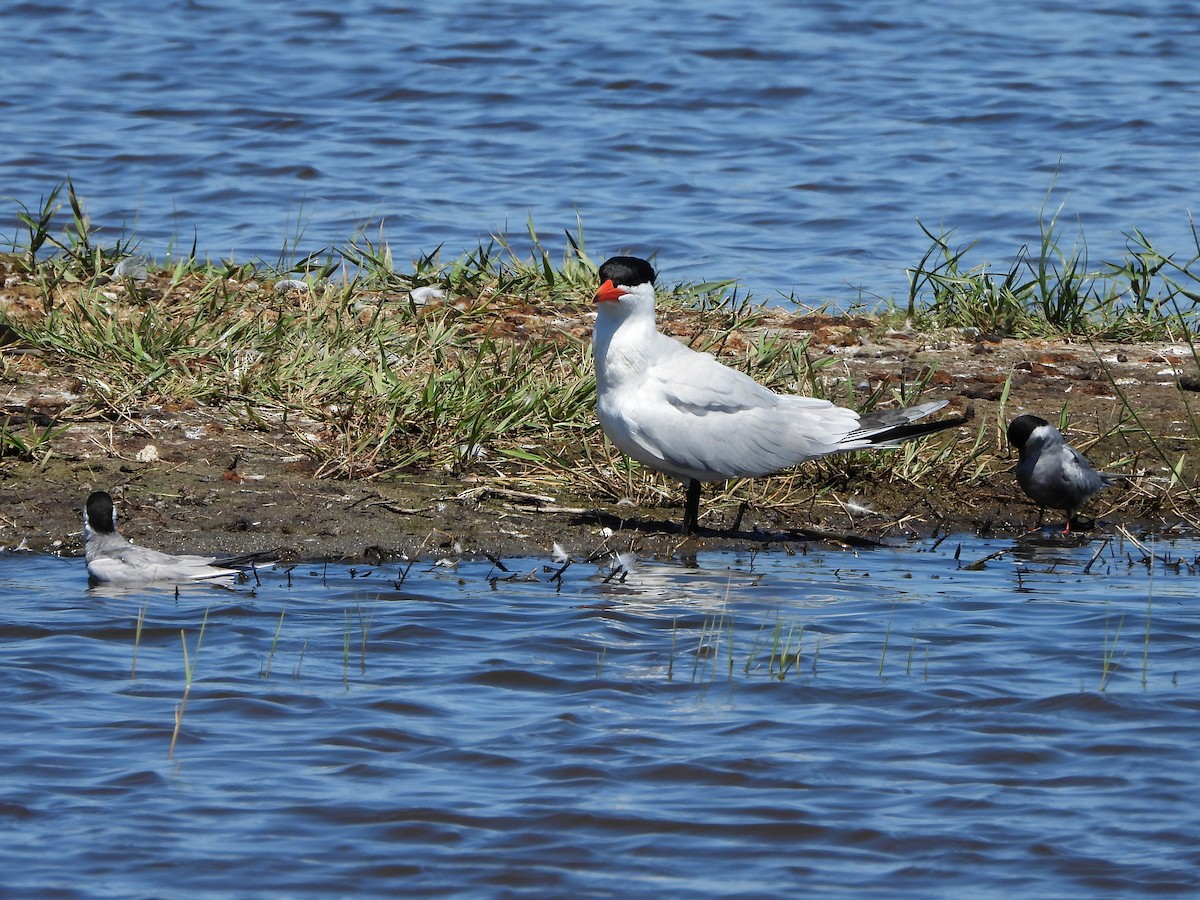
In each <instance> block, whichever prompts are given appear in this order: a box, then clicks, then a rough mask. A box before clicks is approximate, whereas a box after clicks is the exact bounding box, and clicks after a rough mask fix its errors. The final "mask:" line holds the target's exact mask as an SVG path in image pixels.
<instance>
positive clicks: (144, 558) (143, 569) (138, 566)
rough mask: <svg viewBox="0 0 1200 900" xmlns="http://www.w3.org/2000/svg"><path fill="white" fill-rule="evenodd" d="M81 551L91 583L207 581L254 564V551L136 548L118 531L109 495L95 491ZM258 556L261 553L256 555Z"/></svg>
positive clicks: (86, 515) (86, 513) (85, 516)
mask: <svg viewBox="0 0 1200 900" xmlns="http://www.w3.org/2000/svg"><path fill="white" fill-rule="evenodd" d="M83 552H84V557H85V558H86V560H87V571H88V577H89V580H90V581H91V582H92V583H93V584H112V585H125V584H147V583H149V582H154V581H162V582H181V581H207V580H209V579H213V578H221V577H222V576H226V575H240V574H241V573H242V571H243V570H244V569H245V568H248V567H251V566H252V565H253V559H254V558H255V556H256V555H255V554H252V555H250V556H240V557H229V558H227V559H221V558H219V557H215V556H191V555H183V556H179V555H175V554H171V553H160V552H159V551H157V550H148V549H146V548H145V547H138V546H136V545H135V544H131V543H130V542H129V541H128V540H126V539H125V538H124V537H123V536H122V535H121V533H120V532H119V531H117V511H116V508H115V507H114V506H113V499H112V497H111V496H110V495H109V494H107V493H105V492H104V491H96V492H94V493H93V494H92V495H91V496H89V497H88V499H87V505H86V506H85V507H84V510H83ZM258 558H259V559H261V556H260V555H259V556H258Z"/></svg>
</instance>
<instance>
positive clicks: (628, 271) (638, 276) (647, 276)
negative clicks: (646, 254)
mask: <svg viewBox="0 0 1200 900" xmlns="http://www.w3.org/2000/svg"><path fill="white" fill-rule="evenodd" d="M606 281H611V282H612V283H613V284H615V285H617V286H618V287H636V286H637V285H639V284H646V283H647V282H649V283H650V284H654V267H653V266H651V265H650V263H648V262H646V261H645V260H644V259H641V258H640V257H637V256H614V257H613V258H612V259H610V260H608V261H607V262H605V263H604V265H602V266H601V267H600V283H601V284H603V283H604V282H606Z"/></svg>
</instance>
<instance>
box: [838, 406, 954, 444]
mask: <svg viewBox="0 0 1200 900" xmlns="http://www.w3.org/2000/svg"><path fill="white" fill-rule="evenodd" d="M945 405H946V401H945V400H933V401H931V402H929V403H920V404H917V405H916V406H909V407H907V408H905V409H885V410H878V411H876V412H870V413H867V414H866V415H865V416H862V417H861V418H860V419H859V420H858V428H856V429H855V430H854V431H852V432H851V433H850V434H849V435H847V437H848V438H849V439H855V438H857V439H859V440H863V439H865V440H868V441H870V442H871V445H872V446H875V447H894V446H896V445H897V444H899V443H900V442H901V441H907V440H908V439H910V438H915V437H920V436H921V435H925V434H933V433H934V432H936V431H942V430H943V429H946V428H953V427H954V426H956V425H962V424H963V423H965V422H966V421H967V420H968V419H970V418H971V417H970V415H969V414H968V415H965V416H955V417H953V418H950V419H941V420H939V421H937V422H917V419H923V418H924V417H925V416H927V415H929V414H930V413H935V412H937V411H938V410H939V409H941V408H942V407H943V406H945Z"/></svg>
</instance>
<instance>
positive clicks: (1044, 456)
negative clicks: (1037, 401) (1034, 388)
mask: <svg viewBox="0 0 1200 900" xmlns="http://www.w3.org/2000/svg"><path fill="white" fill-rule="evenodd" d="M1008 442H1009V443H1010V444H1012V445H1013V446H1014V447H1016V448H1017V454H1018V456H1019V458H1020V459H1019V461H1018V462H1017V469H1016V472H1017V483H1018V484H1019V485H1021V490H1023V491H1024V492H1025V494H1026V496H1028V497H1029V499H1030V500H1032V501H1033V502H1034V503H1036V504H1037V505H1038V506H1039V507H1041V508H1042V510H1043V511H1045V509H1046V507H1050V508H1051V509H1061V510H1064V511H1065V512H1066V514H1067V524H1066V525H1065V526H1064V527H1063V533H1064V534H1065V533H1068V532H1070V530H1071V519H1072V518H1073V517H1074V515H1075V512H1076V511H1077V510H1078V509H1079V507H1081V506H1083V504H1084V503H1086V502H1087V500H1088V498H1089V497H1091V496H1092V495H1093V494H1095V493H1098V492H1099V491H1101V490H1103V489H1104V488H1106V487H1109V486H1110V485H1112V484H1114V483H1115V479H1116V477H1117V476H1114V475H1108V474H1105V473H1103V472H1097V471H1096V470H1095V469H1094V468H1092V464H1091V463H1090V462H1088V461H1087V457H1085V456H1084V455H1083V454H1082V453H1080V452H1079V451H1078V450H1076V449H1075V448H1074V447H1072V446H1071V445H1070V444H1068V443H1067V442H1066V441H1065V440H1064V439H1063V436H1062V432H1060V431H1059V430H1058V429H1057V428H1055V427H1054V426H1053V425H1051V424H1050V423H1049V422H1047V421H1046V420H1045V419H1043V418H1042V417H1041V416H1029V415H1026V416H1017V418H1015V419H1013V420H1012V422H1011V423H1009V426H1008ZM1039 521H1040V520H1039Z"/></svg>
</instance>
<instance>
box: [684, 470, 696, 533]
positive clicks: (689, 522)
mask: <svg viewBox="0 0 1200 900" xmlns="http://www.w3.org/2000/svg"><path fill="white" fill-rule="evenodd" d="M699 522H700V482H699V481H697V480H696V479H695V478H693V479H692V480H691V481H689V482H688V486H687V497H686V498H685V499H684V501H683V528H681V529H680V530H681V531H682V532H683V534H684V535H685V536H686V535H689V534H695V533H696V526H697V525H698V524H699Z"/></svg>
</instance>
